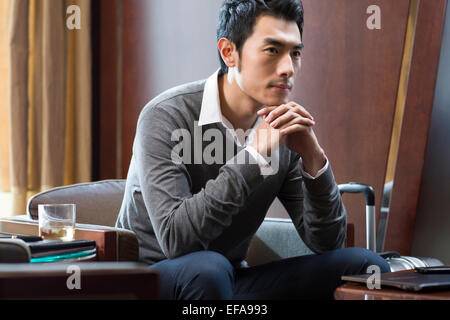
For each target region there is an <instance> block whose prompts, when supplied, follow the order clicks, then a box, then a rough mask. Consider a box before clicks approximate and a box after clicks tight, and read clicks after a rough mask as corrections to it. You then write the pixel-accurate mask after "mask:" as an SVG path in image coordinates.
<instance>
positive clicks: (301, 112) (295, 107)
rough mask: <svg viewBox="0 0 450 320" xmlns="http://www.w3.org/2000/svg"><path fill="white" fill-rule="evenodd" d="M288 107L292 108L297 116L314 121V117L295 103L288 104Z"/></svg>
mask: <svg viewBox="0 0 450 320" xmlns="http://www.w3.org/2000/svg"><path fill="white" fill-rule="evenodd" d="M289 105H290V106H291V107H293V108H294V110H295V112H297V113H298V114H301V115H302V116H304V117H307V118H310V119H311V120H314V117H313V116H312V115H311V114H310V113H309V112H308V111H307V110H306V109H305V107H303V106H301V105H299V104H298V103H295V102H289Z"/></svg>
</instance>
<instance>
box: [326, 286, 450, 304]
mask: <svg viewBox="0 0 450 320" xmlns="http://www.w3.org/2000/svg"><path fill="white" fill-rule="evenodd" d="M334 298H335V299H336V300H450V291H443V290H434V291H423V292H412V291H405V290H400V289H396V288H388V287H384V288H381V289H369V288H367V286H366V285H364V284H360V283H354V282H346V283H345V284H343V285H342V286H340V287H338V288H337V289H336V290H335V292H334Z"/></svg>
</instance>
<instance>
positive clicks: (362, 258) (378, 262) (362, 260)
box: [341, 248, 391, 274]
mask: <svg viewBox="0 0 450 320" xmlns="http://www.w3.org/2000/svg"><path fill="white" fill-rule="evenodd" d="M341 253H342V254H343V256H344V260H346V262H347V263H348V271H347V273H353V274H355V273H366V272H367V269H368V268H369V267H370V266H378V267H379V268H380V272H381V273H385V272H390V271H391V269H390V266H389V264H388V263H387V261H386V260H385V259H383V258H382V257H380V255H378V254H377V253H375V252H373V251H371V250H367V249H364V248H345V249H342V251H341Z"/></svg>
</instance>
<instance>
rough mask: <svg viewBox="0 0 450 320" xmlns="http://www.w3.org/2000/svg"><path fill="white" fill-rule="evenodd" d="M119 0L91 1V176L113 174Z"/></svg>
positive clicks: (111, 176)
mask: <svg viewBox="0 0 450 320" xmlns="http://www.w3.org/2000/svg"><path fill="white" fill-rule="evenodd" d="M118 4H119V1H118V0H99V1H93V2H92V11H93V14H92V17H93V21H92V25H93V49H94V54H93V59H94V63H93V76H94V81H93V83H94V90H93V93H94V103H93V105H94V110H93V140H94V141H93V152H92V153H93V170H92V174H93V180H102V179H112V178H116V177H117V176H116V171H117V170H116V168H117V157H116V154H117V139H116V133H117V107H118V103H117V92H118V90H119V88H118V72H117V67H118V58H119V50H118V49H119V47H118V31H119V27H120V25H119V23H118V22H119V14H120V12H119V6H118Z"/></svg>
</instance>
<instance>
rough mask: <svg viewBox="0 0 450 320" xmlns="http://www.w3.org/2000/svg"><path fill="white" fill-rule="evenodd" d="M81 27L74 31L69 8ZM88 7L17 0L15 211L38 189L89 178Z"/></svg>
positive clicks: (81, 0) (84, 1) (13, 20)
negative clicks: (73, 8)
mask: <svg viewBox="0 0 450 320" xmlns="http://www.w3.org/2000/svg"><path fill="white" fill-rule="evenodd" d="M72 4H75V5H78V6H79V8H80V13H81V25H80V26H81V29H74V30H69V29H68V27H67V26H66V20H67V19H69V18H70V16H71V14H70V13H69V14H67V13H66V10H67V8H68V6H69V5H72ZM90 33H91V26H90V2H89V0H78V1H59V0H58V1H55V0H12V3H11V17H10V83H9V92H10V101H9V103H10V127H11V190H12V193H13V206H12V208H13V209H12V211H13V212H12V214H23V213H24V212H25V208H26V202H27V199H28V198H29V197H30V196H31V195H33V194H35V193H37V192H40V191H43V190H46V189H49V188H53V187H56V186H61V185H64V184H71V183H76V182H83V181H89V180H90V178H91V96H92V92H91V51H90V41H91V39H90Z"/></svg>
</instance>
